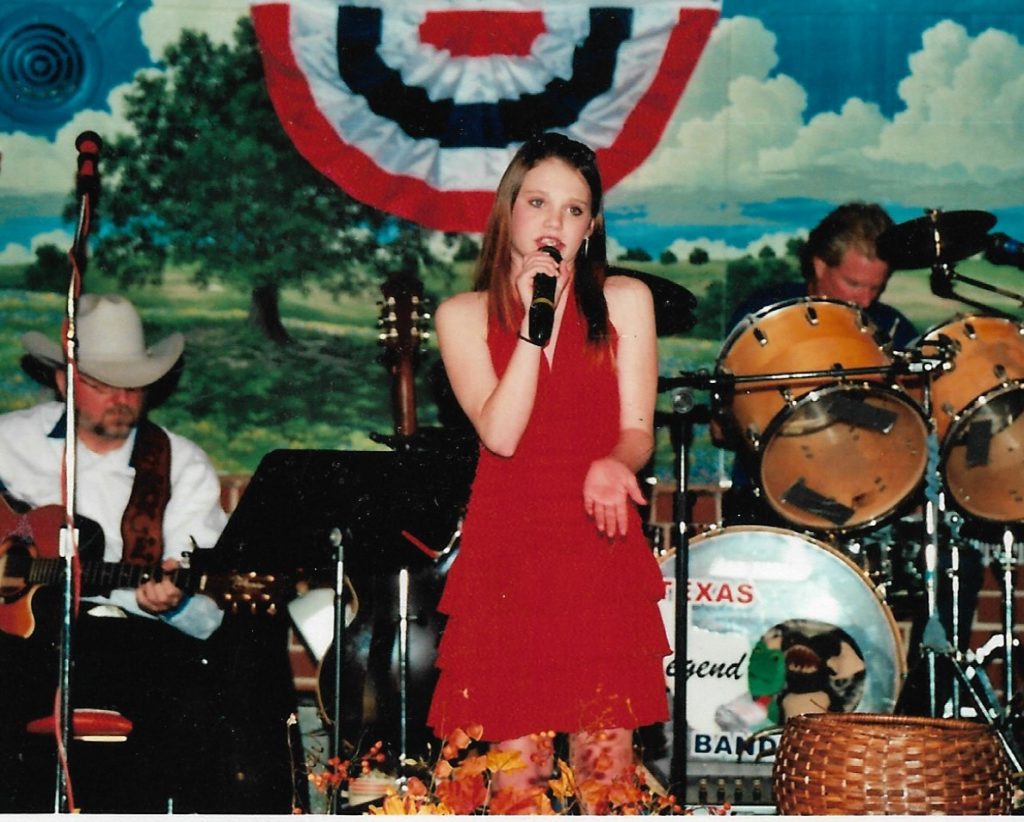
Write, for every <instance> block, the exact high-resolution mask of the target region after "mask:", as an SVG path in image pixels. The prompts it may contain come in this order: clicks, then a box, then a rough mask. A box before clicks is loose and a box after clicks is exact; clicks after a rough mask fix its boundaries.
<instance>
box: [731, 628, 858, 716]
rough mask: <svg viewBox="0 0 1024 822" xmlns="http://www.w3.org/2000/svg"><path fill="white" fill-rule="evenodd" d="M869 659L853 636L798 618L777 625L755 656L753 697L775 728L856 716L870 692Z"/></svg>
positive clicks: (749, 679)
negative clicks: (831, 715) (817, 717)
mask: <svg viewBox="0 0 1024 822" xmlns="http://www.w3.org/2000/svg"><path fill="white" fill-rule="evenodd" d="M865 674H866V668H865V665H864V657H863V655H862V654H861V651H860V648H858V647H857V643H856V642H854V640H853V638H852V637H851V636H850V635H849V634H848V633H846V631H844V630H842V629H841V628H837V627H836V626H834V625H829V624H828V623H825V622H813V621H811V620H806V619H794V620H788V621H786V622H782V623H780V624H778V625H775V626H774V627H772V628H771V629H770V630H769V631H767V632H766V633H765V635H764V636H763V637H761V639H760V640H759V641H758V642H757V644H756V645H755V646H754V648H753V649H752V650H751V653H750V666H749V668H748V669H747V682H748V685H749V687H750V695H751V697H752V698H753V699H754V701H755V702H757V703H759V704H761V705H762V706H763V707H764V708H765V712H766V718H767V720H768V721H769V722H770V723H771V724H772V725H781V724H782V723H783V722H784V721H785V720H786V719H787V717H791V716H797V715H799V714H806V713H818V712H824V711H828V712H837V711H839V712H844V713H846V712H850V711H853V710H855V709H856V708H857V705H859V704H860V700H861V697H862V696H863V694H864V677H865Z"/></svg>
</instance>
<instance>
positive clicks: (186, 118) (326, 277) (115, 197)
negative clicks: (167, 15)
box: [94, 18, 453, 342]
mask: <svg viewBox="0 0 1024 822" xmlns="http://www.w3.org/2000/svg"><path fill="white" fill-rule="evenodd" d="M127 118H128V120H129V121H130V123H131V125H132V126H133V133H131V134H129V135H124V136H118V137H115V138H113V139H110V140H108V141H107V142H106V144H105V146H104V148H103V153H102V159H101V171H102V175H103V186H102V194H101V197H100V199H99V204H98V208H97V221H96V226H97V230H96V233H95V236H96V237H97V238H98V239H97V241H96V244H95V245H96V247H95V250H94V256H95V259H96V264H97V266H100V267H102V268H103V269H104V270H105V271H106V272H108V273H110V274H112V275H115V276H117V278H118V279H119V281H120V282H121V283H122V284H141V283H150V282H159V281H160V280H161V278H162V274H163V271H164V268H165V266H167V265H168V264H174V265H180V266H183V267H187V269H188V270H190V271H191V272H193V273H192V276H193V277H194V279H195V281H196V282H197V283H199V284H201V285H207V284H210V283H212V282H220V283H223V284H225V285H227V286H229V287H232V288H237V289H243V290H247V291H249V292H250V294H251V309H250V318H251V320H252V321H253V322H254V323H256V324H257V326H258V327H259V328H260V329H261V330H262V331H263V333H264V334H265V335H266V336H267V337H268V338H270V339H272V340H274V341H277V342H285V341H287V340H288V334H287V332H286V330H285V328H284V326H283V324H282V323H281V318H280V313H279V295H280V290H281V289H282V288H284V287H298V288H305V287H308V286H309V285H312V284H314V283H315V284H318V285H320V286H323V287H325V288H327V289H328V290H329V291H331V292H332V293H340V292H344V291H358V290H363V289H367V290H368V289H369V286H370V285H372V284H374V283H378V282H380V281H382V280H383V279H384V278H386V277H388V276H395V275H407V276H408V275H411V276H420V275H421V274H422V273H423V272H424V271H425V270H426V269H427V268H433V269H434V271H435V273H442V274H443V273H446V272H447V264H445V263H443V262H441V261H438V260H437V259H436V258H435V257H434V255H433V254H432V253H431V252H430V251H429V250H428V240H429V239H430V233H429V232H427V231H426V230H425V229H422V228H420V227H419V226H416V225H414V224H412V223H409V222H406V221H403V220H400V219H398V218H396V217H393V216H391V215H387V214H385V213H383V212H381V211H378V210H376V209H373V208H371V207H369V206H367V205H364V204H362V203H360V202H358V201H356V200H354V199H353V198H351V197H349V196H348V195H346V194H345V193H344V192H343V191H341V190H340V189H339V188H338V187H337V186H336V185H335V184H334V183H332V182H331V181H329V180H328V179H327V178H326V177H324V176H323V175H321V174H320V173H319V172H318V171H316V170H314V169H313V167H312V166H311V165H310V164H309V163H307V162H306V160H305V159H304V158H303V157H302V156H301V155H300V154H299V153H298V152H297V151H296V149H295V148H294V146H293V145H292V143H291V141H290V140H289V138H288V137H287V135H286V134H285V132H284V129H283V128H282V126H281V124H280V122H279V120H278V118H277V116H276V114H275V112H274V109H273V107H272V105H271V103H270V99H269V97H268V95H267V92H266V87H265V84H264V79H263V70H262V65H261V61H260V56H259V51H258V47H257V44H256V39H255V36H254V33H253V29H252V23H251V21H250V20H249V19H248V18H243V19H241V20H240V21H239V24H238V27H237V28H236V30H235V32H234V38H233V42H232V44H231V45H223V44H215V43H213V42H212V41H211V40H210V38H209V37H207V36H206V35H205V34H198V33H196V32H193V31H185V32H183V33H182V35H181V37H180V38H179V39H178V41H177V42H175V43H174V44H172V45H171V46H170V47H168V49H167V51H166V53H165V56H164V65H163V70H162V71H144V72H140V73H139V74H138V75H136V78H135V80H134V84H133V86H132V88H131V90H130V92H129V94H128V95H127ZM448 239H449V240H451V239H453V238H448Z"/></svg>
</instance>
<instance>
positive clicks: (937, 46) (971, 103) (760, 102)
mask: <svg viewBox="0 0 1024 822" xmlns="http://www.w3.org/2000/svg"><path fill="white" fill-rule="evenodd" d="M777 62H778V59H777V54H776V52H775V37H774V35H772V34H771V32H769V31H767V30H766V29H765V28H764V26H763V24H762V23H761V22H760V21H759V20H755V19H752V18H744V17H737V18H730V19H724V20H722V21H720V23H719V25H718V26H717V27H716V29H715V31H714V32H713V34H712V36H711V38H710V39H709V41H708V45H707V47H706V49H705V54H704V56H703V57H702V58H701V62H700V64H699V65H698V67H697V69H696V71H695V72H694V75H693V78H692V79H691V81H690V85H689V87H688V89H687V91H686V93H685V94H684V97H683V99H682V101H681V103H680V105H679V108H678V109H677V111H676V112H675V114H674V115H673V119H672V121H671V123H670V124H669V127H668V128H667V129H666V133H665V136H664V138H663V140H662V141H661V142H660V143H659V146H658V148H657V149H656V150H655V152H654V153H653V154H652V155H651V157H650V158H649V159H648V160H647V161H646V162H645V163H644V164H643V165H642V166H641V167H640V168H639V169H638V170H637V171H636V172H634V173H633V174H632V175H630V176H629V177H628V178H627V179H626V180H624V181H623V182H622V183H621V184H620V185H619V186H616V188H615V189H613V191H612V192H611V196H610V201H613V202H615V204H616V206H617V207H621V208H625V209H628V208H630V207H638V206H640V207H643V208H644V209H645V210H646V214H647V219H648V220H650V221H651V222H658V223H664V224H671V223H678V224H684V225H685V224H687V223H695V224H697V223H700V224H711V223H719V224H724V223H735V222H736V221H737V219H736V218H737V213H738V208H737V205H738V204H741V203H744V202H772V201H774V200H777V199H780V198H784V197H801V198H809V199H820V200H824V201H828V202H841V201H843V200H849V199H867V200H878V201H885V202H890V203H898V204H900V205H904V206H912V207H921V208H926V207H947V208H951V207H953V206H954V205H955V206H956V207H957V208H985V209H993V208H998V207H1000V206H1006V205H1019V204H1020V179H1021V177H1022V176H1024V152H1022V151H1021V149H1020V146H1021V144H1022V142H1024V46H1022V45H1021V43H1020V41H1019V40H1017V39H1016V38H1014V37H1013V36H1011V35H1009V34H1007V33H1006V32H1002V31H998V30H995V29H989V30H987V31H985V32H983V33H981V34H979V35H977V36H976V37H971V36H970V35H969V34H968V33H967V31H966V30H965V29H964V28H963V27H962V26H960V25H958V24H956V23H953V22H951V21H948V20H947V21H943V22H940V23H938V24H936V25H935V26H933V27H931V28H930V29H928V30H927V31H925V32H924V34H923V37H922V43H921V49H920V50H919V51H917V52H915V53H913V54H912V55H911V56H910V58H909V64H908V74H907V75H906V77H904V78H903V80H902V81H901V82H900V85H899V89H898V90H899V94H900V97H901V99H902V100H903V101H904V103H905V106H906V107H905V109H904V110H902V111H900V112H898V113H897V114H896V115H895V116H893V117H892V118H891V119H887V118H886V117H885V116H884V115H883V114H882V112H881V111H880V109H879V108H878V106H877V105H875V104H874V103H870V102H865V101H863V100H860V99H858V98H851V99H849V100H847V101H846V102H845V104H844V105H843V106H842V107H841V108H840V110H839V111H835V112H823V113H819V114H817V115H815V116H813V117H811V118H810V119H807V120H805V107H806V93H805V92H804V89H803V88H802V87H801V86H800V85H799V84H798V83H797V82H796V81H795V80H794V79H793V78H791V77H789V76H787V75H784V74H773V71H774V70H775V67H776V65H777Z"/></svg>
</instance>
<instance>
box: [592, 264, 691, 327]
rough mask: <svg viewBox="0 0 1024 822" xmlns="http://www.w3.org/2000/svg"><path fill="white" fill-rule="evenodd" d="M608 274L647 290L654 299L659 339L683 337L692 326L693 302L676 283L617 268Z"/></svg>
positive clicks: (684, 289) (688, 292) (609, 270)
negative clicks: (635, 280) (679, 335)
mask: <svg viewBox="0 0 1024 822" xmlns="http://www.w3.org/2000/svg"><path fill="white" fill-rule="evenodd" d="M608 274H609V275H614V274H621V275H623V276H626V277H633V278H634V279H637V280H640V282H642V283H644V284H645V285H646V286H647V287H648V288H649V289H651V295H652V296H653V297H654V325H655V329H656V330H657V332H658V336H659V337H670V336H672V335H673V334H684V333H685V332H687V331H689V330H690V329H691V328H693V326H694V325H695V324H696V322H697V315H696V314H694V311H693V310H694V309H695V308H696V307H697V298H696V297H695V296H694V295H693V293H692V292H690V291H689V289H686V288H683V286H681V285H679V283H674V282H672V280H666V279H665V278H664V277H656V276H655V275H654V274H648V273H647V272H645V271H635V270H633V269H631V268H620V267H618V266H609V267H608Z"/></svg>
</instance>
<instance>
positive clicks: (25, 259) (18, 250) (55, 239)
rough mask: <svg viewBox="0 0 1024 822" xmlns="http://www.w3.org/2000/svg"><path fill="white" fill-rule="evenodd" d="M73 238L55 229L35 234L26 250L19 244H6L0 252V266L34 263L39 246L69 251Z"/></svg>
mask: <svg viewBox="0 0 1024 822" xmlns="http://www.w3.org/2000/svg"><path fill="white" fill-rule="evenodd" d="M74 241H75V238H74V237H72V236H71V235H70V234H69V233H68V232H66V231H61V230H60V229H57V230H56V231H47V232H44V233H42V234H37V235H36V236H35V237H33V238H32V243H31V247H29V248H26V247H25V246H24V245H22V244H21V243H8V244H7V245H6V246H5V247H4V248H3V250H2V251H0V265H22V264H24V263H31V262H35V259H36V254H35V251H36V249H37V248H39V246H41V245H55V246H57V248H62V249H63V248H67V249H70V248H71V245H72V243H74Z"/></svg>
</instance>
